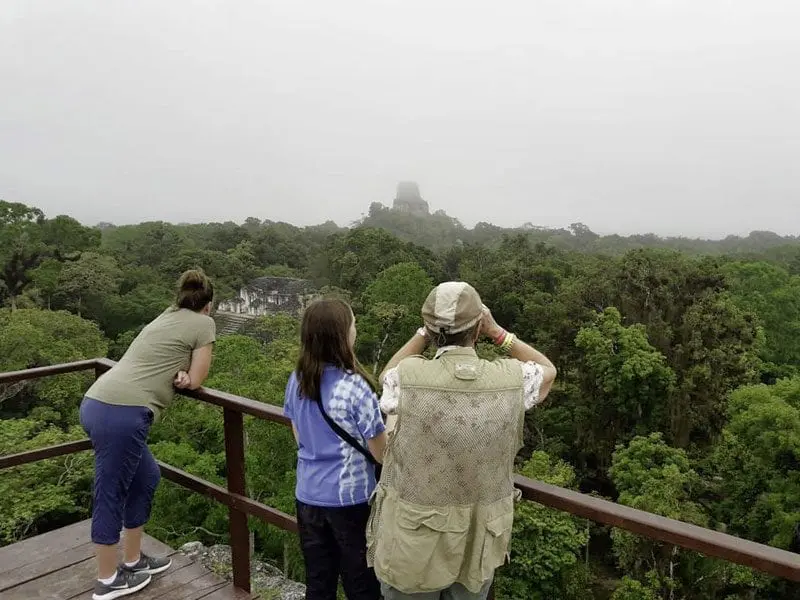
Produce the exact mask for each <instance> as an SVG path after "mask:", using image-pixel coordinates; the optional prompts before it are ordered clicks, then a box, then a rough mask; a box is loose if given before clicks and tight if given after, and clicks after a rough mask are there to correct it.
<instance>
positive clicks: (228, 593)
mask: <svg viewBox="0 0 800 600" xmlns="http://www.w3.org/2000/svg"><path fill="white" fill-rule="evenodd" d="M201 598H202V600H254V599H253V597H252V596H251V595H250V594H248V593H247V592H245V591H243V590H239V589H237V588H235V587H233V584H232V583H228V584H227V585H225V587H221V588H220V589H218V590H217V591H215V592H211V593H210V594H208V595H207V596H202V597H201Z"/></svg>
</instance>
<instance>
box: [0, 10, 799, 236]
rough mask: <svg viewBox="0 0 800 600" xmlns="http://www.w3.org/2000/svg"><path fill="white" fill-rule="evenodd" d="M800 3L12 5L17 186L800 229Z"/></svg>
mask: <svg viewBox="0 0 800 600" xmlns="http://www.w3.org/2000/svg"><path fill="white" fill-rule="evenodd" d="M798 32H800V2H798V1H797V0H518V1H511V0H495V1H491V2H490V1H488V0H485V1H482V2H474V1H470V0H397V1H388V0H361V1H355V0H281V1H276V0H194V1H191V2H190V1H188V0H187V1H181V0H169V1H165V0H136V1H130V0H125V1H118V0H70V1H64V0H0V198H3V199H5V200H9V201H18V202H24V203H26V204H32V205H35V206H39V207H41V208H42V209H44V210H45V212H46V213H47V214H48V215H51V216H54V215H55V214H59V213H67V214H70V215H73V216H75V217H76V218H78V219H80V220H81V221H84V222H86V223H90V224H94V223H97V222H98V221H111V222H115V223H131V222H139V221H143V220H153V219H163V220H170V221H175V222H181V221H190V222H196V221H206V220H221V221H224V220H234V221H242V220H243V219H244V218H246V217H248V216H255V217H258V218H261V219H272V220H285V221H289V222H292V223H296V224H313V223H319V222H322V221H325V220H327V219H333V220H335V221H336V222H337V223H339V224H347V223H349V222H351V221H353V220H354V219H357V218H359V216H360V215H361V214H362V213H364V212H366V210H367V209H368V207H369V204H370V203H371V202H374V201H379V202H383V203H384V204H391V201H392V199H393V197H394V191H395V186H396V184H397V182H398V181H400V180H405V179H408V180H414V181H417V182H418V183H419V185H420V189H421V191H422V195H423V196H424V197H425V199H426V200H428V202H429V203H430V204H431V208H432V209H433V210H437V209H444V210H445V211H446V212H447V213H448V214H450V215H452V216H455V217H458V218H459V219H461V220H462V221H463V222H464V223H465V224H467V225H469V226H472V225H473V224H474V223H475V222H477V221H490V222H493V223H497V224H499V225H519V224H522V223H524V222H526V221H530V222H532V223H534V224H537V225H544V226H566V225H568V224H569V223H572V222H575V221H581V222H584V223H586V224H587V225H588V226H589V227H591V228H592V229H593V230H595V231H598V232H602V233H609V232H619V233H637V232H638V233H644V232H655V233H659V234H668V235H675V234H685V235H691V236H710V237H719V236H724V235H726V234H728V233H747V232H749V231H750V230H753V229H771V230H773V231H777V232H779V233H782V234H798V233H800V210H798V208H797V207H798V205H799V204H800V169H799V168H797V164H796V163H797V162H798V158H800V76H799V75H798V74H799V73H800V33H798Z"/></svg>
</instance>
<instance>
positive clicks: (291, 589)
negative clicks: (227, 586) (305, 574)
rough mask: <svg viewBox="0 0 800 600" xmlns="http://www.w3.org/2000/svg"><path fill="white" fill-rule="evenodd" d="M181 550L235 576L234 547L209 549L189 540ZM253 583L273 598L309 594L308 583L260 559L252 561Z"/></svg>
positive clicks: (291, 598) (290, 598) (299, 599)
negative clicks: (300, 581) (289, 575)
mask: <svg viewBox="0 0 800 600" xmlns="http://www.w3.org/2000/svg"><path fill="white" fill-rule="evenodd" d="M180 551H181V552H182V553H183V554H185V555H186V556H188V557H189V558H191V559H193V560H198V561H200V562H201V563H202V564H203V566H205V567H206V569H208V570H209V571H212V572H214V573H216V574H217V575H219V576H221V577H224V578H225V579H231V578H232V576H233V573H232V568H231V548H230V546H224V545H216V546H211V547H209V548H206V547H205V546H204V545H203V544H201V543H200V542H189V543H188V544H184V545H183V546H181V548H180ZM250 582H251V585H252V587H253V592H254V593H256V592H257V593H259V594H261V595H262V596H263V597H264V598H266V599H269V600H304V598H305V597H306V586H304V585H303V584H302V583H298V582H296V581H292V580H291V579H287V578H286V577H285V576H284V574H283V573H282V572H281V571H280V570H279V569H278V568H277V567H274V566H272V565H270V564H268V563H265V562H261V561H258V560H253V561H251V563H250Z"/></svg>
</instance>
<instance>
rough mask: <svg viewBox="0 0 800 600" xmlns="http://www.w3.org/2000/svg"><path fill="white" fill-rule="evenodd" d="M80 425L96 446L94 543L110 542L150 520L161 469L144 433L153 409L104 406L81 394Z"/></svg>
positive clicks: (93, 445) (150, 422)
mask: <svg viewBox="0 0 800 600" xmlns="http://www.w3.org/2000/svg"><path fill="white" fill-rule="evenodd" d="M80 418H81V425H82V426H83V428H84V429H85V430H86V433H87V434H88V435H89V439H91V441H92V447H93V448H94V460H95V467H94V505H93V507H92V541H93V542H94V543H95V544H103V545H112V544H116V543H117V542H119V537H120V530H121V529H122V527H123V526H124V527H125V528H126V529H135V528H137V527H141V526H142V525H144V524H145V523H146V522H147V520H148V519H149V518H150V508H151V507H152V504H153V496H154V495H155V492H156V488H157V487H158V482H159V481H160V480H161V471H160V470H159V468H158V464H156V461H155V459H154V458H153V455H152V454H151V453H150V449H149V448H148V447H147V434H148V433H149V431H150V425H152V423H153V412H152V411H151V410H150V409H149V408H147V407H145V406H121V405H116V404H106V403H104V402H100V401H98V400H94V399H92V398H88V397H87V398H84V399H83V402H81V409H80Z"/></svg>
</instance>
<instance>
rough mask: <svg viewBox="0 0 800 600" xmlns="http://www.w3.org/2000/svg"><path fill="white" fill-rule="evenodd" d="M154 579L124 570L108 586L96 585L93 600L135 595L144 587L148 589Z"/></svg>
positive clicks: (143, 574)
mask: <svg viewBox="0 0 800 600" xmlns="http://www.w3.org/2000/svg"><path fill="white" fill-rule="evenodd" d="M152 579H153V577H152V576H151V575H148V574H147V573H134V572H133V571H126V570H124V569H118V570H117V577H116V579H114V581H112V582H111V583H109V584H108V585H106V584H105V583H102V582H100V581H98V582H96V583H95V584H94V594H92V600H114V598H122V597H123V596H129V595H130V594H135V593H136V592H138V591H139V590H141V589H142V588H144V587H147V584H149V583H150V582H151V581H152Z"/></svg>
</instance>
